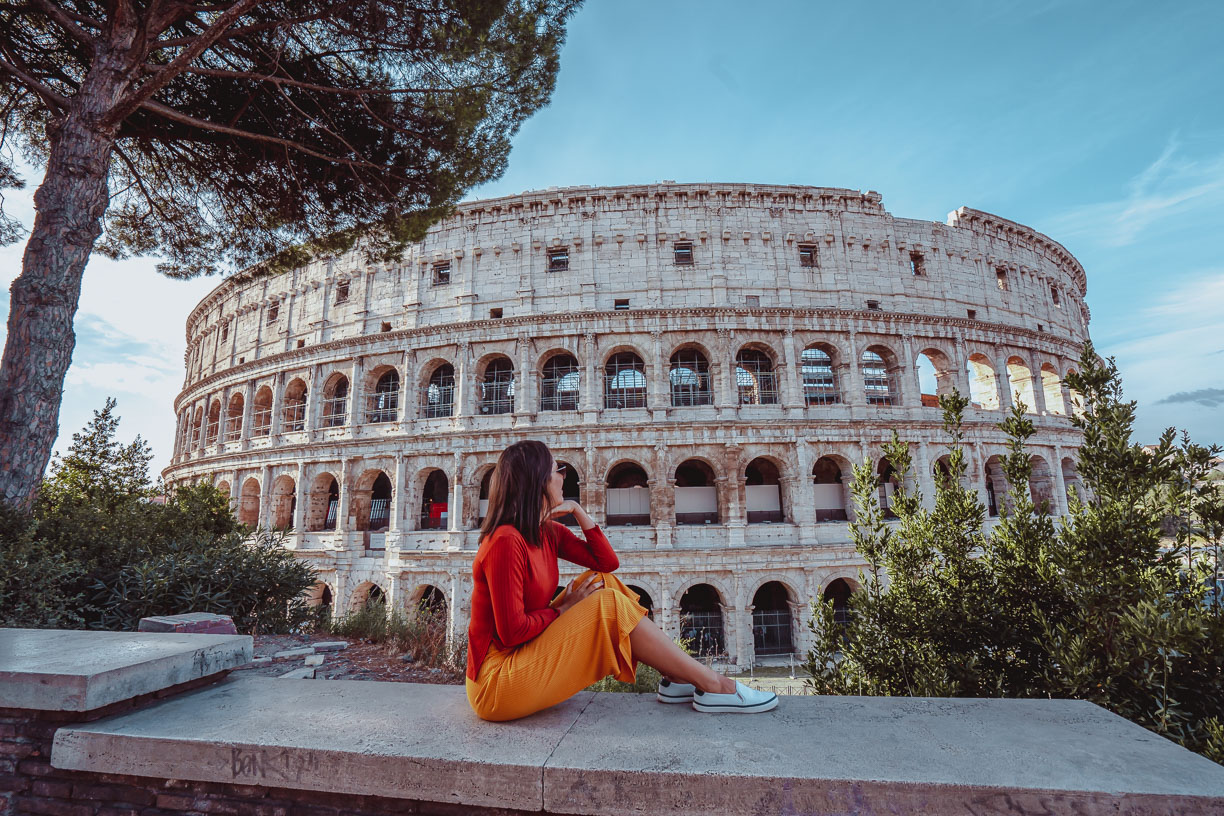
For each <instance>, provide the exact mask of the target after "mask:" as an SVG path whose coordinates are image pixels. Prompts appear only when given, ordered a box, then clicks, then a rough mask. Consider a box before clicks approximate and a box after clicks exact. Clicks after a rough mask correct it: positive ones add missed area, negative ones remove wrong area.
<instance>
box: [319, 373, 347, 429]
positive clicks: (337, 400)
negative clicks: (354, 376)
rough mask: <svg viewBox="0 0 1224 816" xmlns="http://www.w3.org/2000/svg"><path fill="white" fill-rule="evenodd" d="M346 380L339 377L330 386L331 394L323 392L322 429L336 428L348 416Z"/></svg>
mask: <svg viewBox="0 0 1224 816" xmlns="http://www.w3.org/2000/svg"><path fill="white" fill-rule="evenodd" d="M348 388H349V383H348V378H347V377H341V378H340V379H338V380H336V383H335V385H333V386H332V389H331V394H330V395H328V394H327V392H326V391H325V392H324V397H323V427H324V428H338V427H340V426H341V425H343V424H344V420H345V417H346V416H347V414H348Z"/></svg>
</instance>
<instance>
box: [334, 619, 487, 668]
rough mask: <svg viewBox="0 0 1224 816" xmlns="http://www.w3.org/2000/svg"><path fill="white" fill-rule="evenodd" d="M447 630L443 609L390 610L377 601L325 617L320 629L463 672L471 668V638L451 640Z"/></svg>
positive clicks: (419, 662)
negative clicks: (338, 615)
mask: <svg viewBox="0 0 1224 816" xmlns="http://www.w3.org/2000/svg"><path fill="white" fill-rule="evenodd" d="M446 630H447V620H446V615H445V613H443V612H442V611H440V610H435V609H432V608H430V607H428V606H421V607H418V608H417V609H415V610H412V611H411V612H404V611H403V610H400V609H391V610H390V611H388V609H387V607H386V605H385V604H383V603H381V602H377V601H375V602H371V603H367V604H366V605H365V606H364V607H362V608H361V609H358V610H355V611H352V612H348V613H346V614H345V615H342V616H341V617H339V618H335V619H330V618H324V619H321V620H320V622H319V628H318V629H317V631H320V632H325V633H328V634H333V635H339V636H341V637H349V638H358V639H361V640H366V641H369V642H370V643H382V644H386V646H387V648H388V649H389V650H390V651H393V652H398V653H402V654H410V655H412V659H413V662H414V663H416V664H417V665H420V666H426V667H428V668H435V669H442V670H443V671H447V672H450V673H452V674H462V673H463V672H464V671H465V670H466V668H467V639H466V638H461V637H456V638H454V639H453V640H451V641H448V639H447V636H446Z"/></svg>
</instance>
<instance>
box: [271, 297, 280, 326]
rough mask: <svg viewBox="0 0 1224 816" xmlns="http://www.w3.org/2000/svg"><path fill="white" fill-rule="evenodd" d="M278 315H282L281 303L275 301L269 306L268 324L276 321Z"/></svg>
mask: <svg viewBox="0 0 1224 816" xmlns="http://www.w3.org/2000/svg"><path fill="white" fill-rule="evenodd" d="M278 317H280V304H279V303H273V304H272V305H271V306H269V307H268V325H269V326H270V325H272V324H273V323H275V322H276V319H277V318H278Z"/></svg>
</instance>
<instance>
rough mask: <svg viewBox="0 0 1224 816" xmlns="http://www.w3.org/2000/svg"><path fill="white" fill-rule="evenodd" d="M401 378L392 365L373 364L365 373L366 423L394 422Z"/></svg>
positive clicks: (397, 409)
mask: <svg viewBox="0 0 1224 816" xmlns="http://www.w3.org/2000/svg"><path fill="white" fill-rule="evenodd" d="M402 390H403V378H402V377H401V375H400V371H399V369H398V368H396V367H395V366H393V365H385V364H384V365H380V366H375V367H374V368H373V369H372V370H371V371H370V372H369V373H368V374H366V388H365V389H363V391H364V393H365V394H366V404H365V421H366V422H367V423H382V422H395V421H396V420H398V419H399V415H400V392H401V391H402Z"/></svg>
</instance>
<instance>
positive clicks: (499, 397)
mask: <svg viewBox="0 0 1224 816" xmlns="http://www.w3.org/2000/svg"><path fill="white" fill-rule="evenodd" d="M513 410H514V366H513V365H511V363H510V361H509V360H507V359H506V358H505V357H498V358H497V359H496V360H493V361H492V362H491V363H489V365H488V366H487V367H486V368H485V373H484V379H483V380H481V382H480V413H482V414H508V413H510V412H512V411H513Z"/></svg>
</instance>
